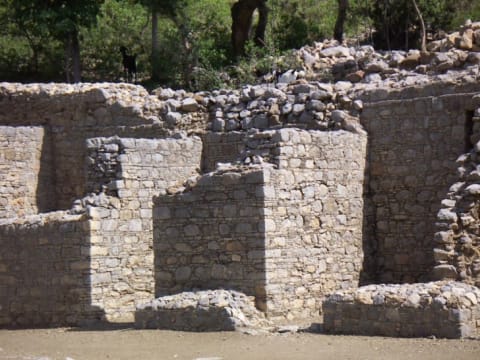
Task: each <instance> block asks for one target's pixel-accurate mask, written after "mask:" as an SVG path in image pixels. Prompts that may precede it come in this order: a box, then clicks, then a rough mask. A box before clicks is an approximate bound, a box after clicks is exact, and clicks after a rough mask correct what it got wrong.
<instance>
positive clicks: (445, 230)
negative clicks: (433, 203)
mask: <svg viewBox="0 0 480 360" xmlns="http://www.w3.org/2000/svg"><path fill="white" fill-rule="evenodd" d="M472 101H473V105H474V106H475V111H474V112H472V124H471V125H472V130H473V134H472V136H471V137H470V139H471V142H472V144H474V145H473V148H472V149H471V150H470V151H469V152H466V153H465V154H462V155H460V156H459V157H458V159H457V161H456V165H457V166H458V168H457V176H458V178H457V181H456V182H455V183H453V184H452V185H451V186H450V188H449V189H448V193H447V194H446V195H445V198H444V199H443V200H442V202H441V209H440V210H439V211H438V213H437V222H436V223H435V229H436V231H437V232H436V233H435V237H434V246H435V248H434V250H433V255H434V259H435V267H434V269H433V274H432V276H433V278H434V279H440V280H443V279H453V280H459V281H462V282H466V283H468V284H472V285H475V286H477V287H479V286H480V228H479V221H480V172H479V168H478V166H479V162H480V161H479V160H480V159H479V152H480V94H479V95H476V96H474V97H473V98H472Z"/></svg>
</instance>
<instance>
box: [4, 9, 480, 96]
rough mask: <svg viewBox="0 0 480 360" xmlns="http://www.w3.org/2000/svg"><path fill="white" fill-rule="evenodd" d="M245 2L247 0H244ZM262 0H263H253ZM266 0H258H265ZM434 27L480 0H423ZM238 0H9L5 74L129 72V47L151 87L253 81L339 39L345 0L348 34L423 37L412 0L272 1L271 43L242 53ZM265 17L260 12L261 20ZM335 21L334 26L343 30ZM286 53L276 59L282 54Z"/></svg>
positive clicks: (40, 76) (413, 40)
mask: <svg viewBox="0 0 480 360" xmlns="http://www.w3.org/2000/svg"><path fill="white" fill-rule="evenodd" d="M238 2H246V0H241V1H238ZM251 2H252V3H255V1H251ZM262 2H265V1H256V3H262ZM416 2H417V3H418V6H419V8H420V10H421V13H422V15H423V18H424V20H425V25H426V27H427V30H430V31H431V32H432V33H434V32H437V31H439V30H445V31H449V30H451V29H453V28H456V27H458V25H459V24H461V23H463V22H464V21H465V19H466V18H472V19H478V18H480V3H478V2H473V1H467V0H458V1H456V2H454V3H453V2H452V1H447V0H417V1H416ZM234 3H237V1H235V0H222V1H218V0H176V1H164V0H88V1H82V2H69V1H64V0H52V1H49V2H43V1H38V0H15V1H14V0H6V1H4V2H2V4H0V24H1V25H2V26H1V27H0V81H21V82H38V81H68V82H71V81H75V82H77V81H121V80H125V75H124V74H123V66H122V57H121V54H120V52H119V49H120V47H121V46H125V47H126V48H127V49H128V52H129V54H131V55H136V60H137V70H138V78H139V79H140V81H141V82H142V83H143V84H144V85H146V86H148V87H153V86H156V85H161V86H170V87H175V88H179V87H182V88H188V89H205V88H215V87H220V86H223V85H224V83H225V79H226V78H228V79H234V82H236V83H237V84H240V83H247V82H251V81H252V80H253V79H254V78H255V77H256V76H257V75H258V74H259V73H260V74H262V73H265V72H268V71H270V70H272V67H273V68H276V70H279V71H282V70H286V69H290V68H295V66H296V64H295V57H293V56H290V57H289V56H288V52H289V50H290V49H294V48H299V47H301V46H303V45H305V44H312V43H313V42H315V41H322V40H323V39H326V38H332V37H334V33H335V35H336V36H335V37H337V38H338V22H337V20H338V17H340V16H341V12H340V11H338V5H339V4H341V5H345V3H347V4H348V5H349V7H348V10H347V12H346V17H345V22H344V23H342V25H344V26H343V33H344V34H345V35H346V36H347V37H349V38H352V37H353V38H355V39H357V40H358V42H359V43H360V42H362V43H368V44H374V45H375V47H376V48H383V49H388V50H390V49H408V48H416V47H418V46H419V39H420V23H419V21H418V17H417V16H416V12H415V9H414V6H413V3H412V1H411V0H396V1H392V0H385V1H383V0H382V1H380V0H350V1H345V0H343V1H341V0H337V1H336V0H293V1H286V0H268V1H266V5H267V7H268V9H269V11H268V20H267V25H266V31H265V37H264V41H263V45H264V46H263V47H261V48H259V47H257V46H255V45H254V42H253V41H252V44H250V43H247V44H246V47H245V53H246V56H244V57H241V58H239V59H235V57H234V56H233V51H232V45H231V27H232V19H231V10H230V9H231V7H232V5H233V4H234ZM257 21H258V14H257V12H255V13H254V19H253V23H254V24H256V23H257ZM334 30H335V31H334ZM285 54H286V55H287V56H284V57H283V60H282V62H280V63H279V62H277V61H274V60H273V59H274V58H277V57H278V56H279V55H285Z"/></svg>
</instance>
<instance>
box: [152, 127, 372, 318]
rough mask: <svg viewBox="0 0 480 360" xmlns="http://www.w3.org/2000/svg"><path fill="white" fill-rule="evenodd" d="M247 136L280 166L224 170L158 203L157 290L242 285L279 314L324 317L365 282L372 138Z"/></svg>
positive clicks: (291, 133)
mask: <svg viewBox="0 0 480 360" xmlns="http://www.w3.org/2000/svg"><path fill="white" fill-rule="evenodd" d="M246 142H247V143H249V144H250V148H249V151H251V152H253V153H255V152H256V153H259V152H260V153H262V154H263V155H264V156H265V159H269V160H270V161H272V162H273V163H275V164H265V165H253V167H252V168H251V170H248V169H249V168H248V167H247V168H246V169H244V170H242V167H240V168H235V167H234V168H231V169H226V170H218V171H217V172H215V173H211V174H207V175H204V176H203V177H201V178H200V179H199V180H198V182H197V183H195V184H192V185H191V186H192V188H191V189H188V188H187V189H185V191H184V192H183V193H179V194H177V195H172V196H165V197H160V198H159V199H158V201H157V202H156V206H155V208H154V226H155V237H154V243H155V249H156V251H155V253H156V255H155V258H156V262H155V272H156V275H155V278H156V284H157V285H156V288H157V291H156V293H157V296H160V295H165V294H172V293H177V292H181V291H185V290H188V289H192V288H199V289H215V288H219V287H225V288H233V289H236V290H239V291H242V292H244V293H246V294H248V295H255V296H256V301H257V306H259V307H260V308H261V309H263V310H264V311H266V313H267V314H268V316H269V317H271V318H272V319H278V320H280V319H285V318H287V319H293V318H306V317H308V316H312V315H313V316H315V315H316V314H318V311H319V310H321V301H322V300H323V298H324V297H325V296H326V295H327V294H328V293H329V292H331V291H333V290H336V289H342V288H348V287H352V286H356V285H357V284H358V282H359V279H360V273H361V271H362V266H363V264H362V259H363V244H362V239H363V236H362V232H363V187H364V183H363V179H364V171H365V152H366V137H365V136H361V135H357V134H352V133H349V132H345V131H336V132H320V131H317V132H314V131H312V132H308V131H302V130H297V129H283V130H278V131H270V132H265V133H260V134H258V135H254V136H252V137H251V138H249V139H247V141H246ZM254 145H256V146H257V148H256V149H254V148H253V146H254ZM266 151H268V152H269V154H270V155H268V154H267V153H266ZM272 165H273V166H272ZM259 166H260V168H258V167H259ZM274 167H275V168H274ZM255 169H256V170H255Z"/></svg>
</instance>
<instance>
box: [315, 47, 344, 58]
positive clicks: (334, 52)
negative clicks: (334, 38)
mask: <svg viewBox="0 0 480 360" xmlns="http://www.w3.org/2000/svg"><path fill="white" fill-rule="evenodd" d="M320 56H322V57H348V56H350V49H349V48H347V47H345V46H333V47H329V48H326V49H323V50H321V51H320Z"/></svg>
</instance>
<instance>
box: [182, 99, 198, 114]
mask: <svg viewBox="0 0 480 360" xmlns="http://www.w3.org/2000/svg"><path fill="white" fill-rule="evenodd" d="M198 109H199V105H198V103H197V101H196V100H195V99H193V98H186V99H184V100H183V101H182V105H181V110H182V111H185V112H193V111H198Z"/></svg>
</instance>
